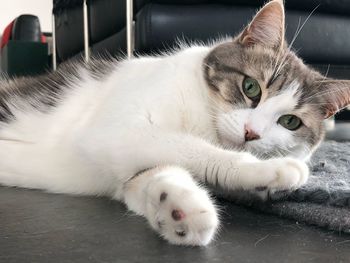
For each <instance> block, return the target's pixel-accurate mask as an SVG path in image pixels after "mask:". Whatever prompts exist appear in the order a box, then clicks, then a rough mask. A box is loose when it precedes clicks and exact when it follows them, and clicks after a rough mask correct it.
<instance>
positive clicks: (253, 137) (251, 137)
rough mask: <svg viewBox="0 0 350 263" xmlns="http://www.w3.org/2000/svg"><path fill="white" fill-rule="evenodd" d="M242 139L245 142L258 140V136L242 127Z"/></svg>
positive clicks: (249, 129)
mask: <svg viewBox="0 0 350 263" xmlns="http://www.w3.org/2000/svg"><path fill="white" fill-rule="evenodd" d="M244 139H245V141H246V142H248V141H254V140H258V139H260V135H259V134H257V133H256V132H255V131H253V130H252V129H251V128H250V127H249V126H248V125H244Z"/></svg>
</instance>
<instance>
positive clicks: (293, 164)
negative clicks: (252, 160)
mask: <svg viewBox="0 0 350 263" xmlns="http://www.w3.org/2000/svg"><path fill="white" fill-rule="evenodd" d="M260 165H261V173H260V177H262V176H263V177H265V178H264V179H266V180H267V182H266V185H261V187H262V188H265V189H266V190H267V191H269V192H270V193H271V192H275V191H284V190H295V189H297V188H299V187H300V186H302V185H303V184H305V183H306V182H307V179H308V177H309V168H308V167H307V165H306V164H305V163H304V162H302V161H299V160H297V159H293V158H276V159H270V160H266V161H263V162H262V163H260Z"/></svg>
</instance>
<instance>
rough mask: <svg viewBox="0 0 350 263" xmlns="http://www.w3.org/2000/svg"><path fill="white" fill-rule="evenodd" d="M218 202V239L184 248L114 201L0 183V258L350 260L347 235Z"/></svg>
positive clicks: (5, 259)
mask: <svg viewBox="0 0 350 263" xmlns="http://www.w3.org/2000/svg"><path fill="white" fill-rule="evenodd" d="M220 204H221V206H222V208H223V213H222V217H223V224H222V226H223V228H222V230H221V233H220V235H219V237H218V238H217V240H216V241H215V242H213V243H212V244H211V245H209V246H208V247H206V248H187V247H176V246H172V245H168V244H167V243H166V242H165V241H163V240H161V239H160V238H158V237H157V235H156V234H155V233H154V232H153V231H152V230H151V229H150V228H149V227H148V225H147V224H146V223H145V221H144V219H143V218H141V217H138V216H135V215H133V214H132V213H130V212H127V210H126V208H125V207H124V206H123V205H122V204H120V203H118V202H114V201H110V200H108V199H105V198H93V197H72V196H66V195H53V194H46V193H43V192H40V191H33V190H23V189H15V188H5V187H0V262H6V263H10V262H118V263H119V262H152V263H153V262H162V263H165V262H269V263H272V262H279V263H282V262H318V263H322V262H327V263H329V262H350V235H345V234H340V233H334V232H329V231H325V230H321V229H318V228H315V227H312V226H305V225H302V224H297V223H296V222H293V221H289V220H284V219H280V218H277V217H274V216H269V215H264V214H260V213H255V212H253V211H251V210H248V209H245V208H242V207H237V206H235V205H233V204H230V203H228V202H223V201H221V202H220Z"/></svg>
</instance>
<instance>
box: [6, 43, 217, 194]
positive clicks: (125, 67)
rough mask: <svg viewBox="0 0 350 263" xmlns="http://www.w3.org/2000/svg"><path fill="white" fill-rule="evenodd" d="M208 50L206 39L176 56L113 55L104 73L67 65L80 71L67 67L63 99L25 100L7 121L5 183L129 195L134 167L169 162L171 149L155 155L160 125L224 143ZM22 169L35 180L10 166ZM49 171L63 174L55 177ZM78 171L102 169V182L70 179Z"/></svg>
mask: <svg viewBox="0 0 350 263" xmlns="http://www.w3.org/2000/svg"><path fill="white" fill-rule="evenodd" d="M208 52H209V48H207V47H192V48H190V49H186V50H185V51H181V52H180V53H178V54H177V55H174V56H167V57H162V58H140V59H135V60H125V61H121V62H117V61H110V62H109V63H110V64H111V68H113V73H108V75H105V76H104V77H100V78H98V79H94V78H93V76H92V75H91V74H92V73H91V72H90V71H89V69H87V68H86V67H84V66H82V65H79V64H76V65H74V64H72V65H70V66H68V67H66V68H65V69H64V70H65V71H66V70H67V69H69V68H70V67H75V68H71V70H72V71H74V74H72V73H70V72H67V75H66V76H65V77H68V79H70V78H72V82H70V83H66V85H68V86H69V87H64V86H63V87H61V91H60V95H59V96H60V97H61V102H59V103H58V105H55V106H50V105H46V104H41V105H40V103H38V104H37V108H36V107H32V106H31V105H29V104H28V105H25V106H23V108H25V109H18V111H17V110H12V112H13V114H14V116H15V117H14V120H11V121H10V123H9V124H6V122H5V123H3V124H2V125H1V129H0V138H4V139H6V140H4V141H1V149H0V152H1V154H0V155H1V156H2V158H0V167H1V173H4V172H5V173H6V174H9V176H8V180H9V181H8V183H7V182H6V180H5V181H4V178H2V180H1V181H2V183H5V184H8V185H19V184H20V185H21V186H23V187H32V188H45V189H48V190H50V191H54V192H72V193H77V194H78V193H86V194H104V193H108V194H111V195H112V194H113V195H116V196H122V195H121V193H119V192H120V191H122V190H121V189H117V187H118V186H123V184H124V183H125V182H126V181H127V180H128V179H130V177H132V176H133V175H134V174H135V173H137V172H139V171H141V170H143V169H146V168H150V167H154V166H157V165H160V164H169V163H168V162H167V157H166V156H164V153H162V155H163V156H162V158H164V161H161V158H159V156H158V154H157V153H155V155H154V156H150V154H151V152H152V150H153V149H152V146H153V147H154V142H152V140H158V139H160V138H158V136H159V135H160V134H161V133H165V134H166V133H171V134H181V133H183V134H188V135H191V136H197V137H199V138H203V139H206V140H208V141H210V142H213V143H218V142H217V136H216V132H215V129H214V126H213V123H212V121H211V118H210V112H209V111H210V108H209V102H208V99H209V97H208V94H206V93H208V90H206V89H203V88H202V86H203V84H204V78H203V74H202V68H201V67H202V66H201V61H202V60H203V59H204V57H205V56H206V54H207V53H208ZM184 57H186V59H188V60H184ZM53 74H60V73H58V72H56V73H53ZM62 74H64V73H62ZM74 78H75V79H74ZM39 81H40V80H38V82H37V83H36V82H34V84H35V85H38V84H39V83H40V82H39ZM24 83H25V82H24ZM25 86H26V84H25ZM25 88H26V87H25ZM12 89H14V88H12ZM33 94H35V91H34V92H33ZM36 96H41V94H40V93H39V92H38V93H37V94H36ZM43 96H45V94H44V95H43ZM62 98H63V99H62ZM157 134H159V135H157ZM142 152H145V153H147V154H146V155H143V154H142ZM147 156H149V160H147ZM19 160H20V165H18V161H19ZM160 161H161V163H159V162H160ZM91 163H93V165H91ZM43 164H46V165H43ZM47 164H50V165H47ZM95 164H96V165H97V169H94V165H95ZM111 166H113V167H111ZM6 167H8V170H6ZM39 167H41V168H40V169H39ZM17 170H18V171H17ZM40 170H41V172H40ZM21 171H25V177H26V178H28V181H22V182H17V181H16V180H17V179H16V178H15V177H14V176H11V175H10V173H9V172H11V173H14V174H18V173H21ZM111 174H117V176H114V175H113V176H111ZM50 176H52V177H54V178H58V180H60V179H62V181H61V182H60V181H57V180H56V181H51V180H48V178H49V177H50ZM35 177H36V178H38V179H36V180H33V178H35ZM77 177H81V178H88V177H99V178H100V179H101V181H100V182H101V184H102V185H99V184H96V182H94V181H93V182H92V183H91V184H90V185H88V181H89V180H86V179H85V180H83V179H82V181H81V180H78V182H77V185H75V186H73V187H72V181H71V179H72V178H77ZM64 178H69V179H68V180H65V179H64ZM41 179H42V180H41ZM11 180H14V181H13V183H11ZM93 180H94V179H93ZM71 187H72V189H71V190H68V189H70V188H71Z"/></svg>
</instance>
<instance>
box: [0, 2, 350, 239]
mask: <svg viewBox="0 0 350 263" xmlns="http://www.w3.org/2000/svg"><path fill="white" fill-rule="evenodd" d="M268 11H269V12H273V13H274V12H275V13H276V12H279V13H278V14H279V15H280V17H278V16H275V17H276V18H275V19H277V20H278V21H277V22H278V23H279V24H281V23H283V22H284V14H283V6H282V5H281V2H280V1H277V0H276V1H272V2H270V4H268V5H267V6H266V7H265V8H264V9H262V11H260V12H259V14H258V15H257V18H256V19H255V21H257V22H255V24H254V22H253V23H252V24H251V25H250V28H248V29H249V30H250V29H251V28H253V26H256V24H258V22H259V19H262V18H264V19H267V20H268V21H269V19H270V20H271V17H270V16H269V17H265V14H264V12H268ZM274 15H275V14H274ZM269 22H271V21H269ZM277 22H276V23H277ZM272 28H273V27H272ZM276 30H277V31H279V30H280V28H279V27H277V28H274V29H273V30H272V31H271V32H268V33H271V34H272V35H267V37H269V39H270V40H271V37H274V36H275V35H276V32H275V31H276ZM246 31H247V30H246ZM282 31H283V30H282ZM282 31H281V36H278V37H277V35H276V36H275V37H276V39H277V38H278V39H277V40H278V41H280V42H282V40H283V39H282V37H283V36H282V34H283V32H284V31H283V32H282ZM253 33H254V32H253ZM255 33H256V32H255ZM249 34H250V33H249V32H248V33H247V32H245V31H244V32H243V33H242V35H241V36H240V37H239V38H237V39H235V41H234V42H232V43H230V44H227V43H223V44H221V43H218V44H215V45H213V46H193V47H188V48H185V49H183V50H181V51H178V52H176V53H174V54H172V55H166V56H161V57H143V58H139V59H132V60H125V61H120V62H117V61H110V62H106V63H102V62H95V63H96V64H90V65H83V64H81V65H80V66H79V65H73V66H72V65H71V66H66V67H63V68H62V69H61V70H59V71H57V72H54V73H52V74H50V75H49V76H44V77H42V78H39V79H22V80H18V81H15V82H11V81H10V82H4V83H2V87H1V90H0V184H3V185H7V186H20V187H27V188H38V189H44V190H47V191H50V192H56V193H68V194H87V195H106V196H110V197H112V198H114V199H117V200H121V201H123V202H125V203H126V204H127V206H128V207H129V208H130V209H131V210H133V211H135V212H136V213H138V214H140V215H144V216H145V217H146V218H147V219H148V221H149V223H150V224H151V226H152V227H153V228H154V229H155V230H156V231H157V232H159V233H160V234H161V235H162V236H164V237H165V239H167V240H168V241H170V242H172V243H176V244H189V245H205V244H207V243H208V242H209V241H210V240H211V239H212V238H213V236H214V234H215V232H216V229H217V227H218V216H217V213H216V210H215V206H214V205H213V203H212V201H211V200H210V198H209V196H208V193H207V192H206V190H205V189H204V188H202V187H200V186H199V185H198V184H197V183H196V181H197V182H202V183H209V184H213V185H219V186H221V187H223V188H226V189H228V190H230V189H231V190H233V189H237V188H239V189H245V190H251V191H255V190H256V189H258V190H262V189H263V190H264V189H265V190H267V191H275V190H285V189H287V190H290V189H295V188H297V187H299V186H300V185H302V184H303V183H305V182H306V180H307V177H308V169H307V166H306V165H305V164H304V163H303V162H302V161H300V160H297V159H292V158H272V159H268V160H259V159H258V158H256V157H254V156H253V155H252V154H250V153H248V152H244V151H235V150H234V149H241V150H247V151H250V152H254V153H256V154H258V155H260V156H270V157H271V156H276V154H282V155H288V154H289V155H290V156H294V157H298V158H299V159H304V158H306V157H307V156H308V155H309V154H310V153H311V152H312V149H314V148H315V147H316V146H317V144H318V143H319V141H320V140H321V138H322V135H323V132H322V130H321V131H318V129H321V128H320V127H321V126H322V120H323V118H324V116H323V115H327V114H328V113H327V112H326V111H325V109H323V108H322V107H320V105H324V104H325V103H324V101H325V100H324V101H322V100H319V99H316V100H313V101H311V102H309V101H308V99H309V98H310V97H312V98H314V97H315V96H318V95H319V93H317V92H310V91H308V92H306V91H305V90H306V89H302V86H303V85H304V86H310V85H311V84H310V83H314V82H315V81H316V80H319V78H320V75H319V74H318V73H316V72H313V71H311V70H309V69H307V68H306V66H305V65H303V64H302V62H301V61H300V60H299V59H298V58H296V57H295V55H294V54H293V53H291V52H290V51H289V50H287V49H285V51H284V53H282V54H286V55H283V56H281V57H279V59H280V58H283V59H284V61H282V62H285V61H287V63H285V64H287V65H286V66H285V71H286V72H284V73H282V74H287V73H288V72H293V74H291V75H292V76H288V77H285V78H282V77H279V75H277V76H274V74H275V73H276V72H275V70H276V69H278V66H279V65H282V64H275V65H271V63H272V62H273V61H275V62H276V61H278V60H277V59H276V54H275V53H274V52H276V51H273V49H271V47H270V48H269V49H268V48H266V47H263V48H261V47H260V46H259V45H256V46H251V42H252V41H253V40H252V39H250V37H254V34H252V35H249ZM274 34H275V35H274ZM262 37H263V38H264V36H262ZM265 37H266V36H265ZM280 38H281V39H280ZM247 39H248V40H247ZM272 39H273V38H272ZM265 40H266V39H265ZM270 40H269V41H270ZM239 41H240V42H239ZM245 42H247V43H248V44H249V47H245V44H247V43H245ZM265 44H266V45H268V44H269V43H264V45H265ZM238 45H240V46H238ZM240 48H241V49H242V51H240ZM243 48H247V50H246V51H245V50H243ZM231 49H232V50H235V52H236V53H235V52H233V53H232V52H231V51H230V50H231ZM237 52H238V54H241V55H237ZM230 56H231V59H230V60H229V61H226V58H227V57H230ZM240 56H241V57H240ZM260 56H263V57H264V59H263V60H262V62H260V66H259V67H255V66H254V65H255V64H256V63H257V61H255V58H256V57H257V58H258V57H260ZM280 62H281V61H280ZM237 63H241V64H237ZM242 63H243V64H242ZM244 63H245V64H251V65H249V66H245V64H244ZM254 63H255V64H254ZM264 63H265V64H264ZM272 64H273V63H272ZM252 65H253V66H252ZM268 65H270V66H271V67H270V69H268ZM292 65H293V66H292ZM276 66H277V67H276ZM237 69H238V70H237ZM262 69H264V72H263V74H260V75H261V77H259V78H258V77H257V76H255V75H259V74H258V73H259V70H262ZM265 69H266V70H265ZM257 72H258V73H257ZM252 75H254V76H252ZM247 76H249V77H247ZM271 76H273V77H274V78H270V77H271ZM252 77H255V78H256V79H258V81H257V80H255V79H252ZM242 81H243V83H245V84H243V86H244V85H246V86H244V87H246V88H247V90H245V91H242V88H241V87H240V86H241V84H240V83H241V82H242ZM258 82H259V83H260V85H261V87H260V86H259V85H258V84H257V83H258ZM237 83H238V84H237ZM236 85H237V87H236ZM257 85H258V86H259V87H258V86H257ZM320 85H321V84H320ZM342 85H344V84H342ZM233 86H235V88H232V87H233ZM257 87H258V88H259V89H256V90H255V92H259V94H258V95H259V98H258V99H259V101H257V100H256V98H257V97H256V96H255V97H253V96H251V95H252V93H251V92H254V90H252V89H251V88H257ZM268 89H269V90H268ZM304 91H305V92H304ZM244 94H245V95H244ZM249 96H251V98H252V99H250V97H249ZM326 101H327V103H328V101H331V102H332V100H329V99H328V100H326ZM336 101H338V100H336ZM307 103H309V104H307ZM317 103H320V105H316V104H317ZM329 103H330V102H329ZM304 104H305V105H304ZM339 104H341V103H339ZM343 104H344V102H343ZM332 105H333V104H332ZM313 107H314V108H315V110H314V108H313ZM336 107H338V108H339V107H340V106H339V105H338V106H336ZM319 108H320V109H319ZM334 108H335V106H334V105H333V106H332V111H334ZM327 109H329V107H328V108H327ZM311 110H313V114H312V116H311V117H310V116H309V115H310V114H309V113H310V111H311ZM291 113H293V114H294V113H295V114H296V115H298V116H300V118H301V119H302V121H299V119H298V118H294V117H295V116H294V115H291ZM322 114H323V115H322ZM328 115H329V114H328ZM290 116H294V117H293V118H291V117H290ZM282 117H283V118H282ZM281 118H282V119H281ZM295 121H296V122H297V123H294V124H293V122H295ZM298 121H299V122H298ZM291 125H292V126H291ZM293 125H294V126H293ZM285 127H287V128H285ZM231 133H232V134H231Z"/></svg>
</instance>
